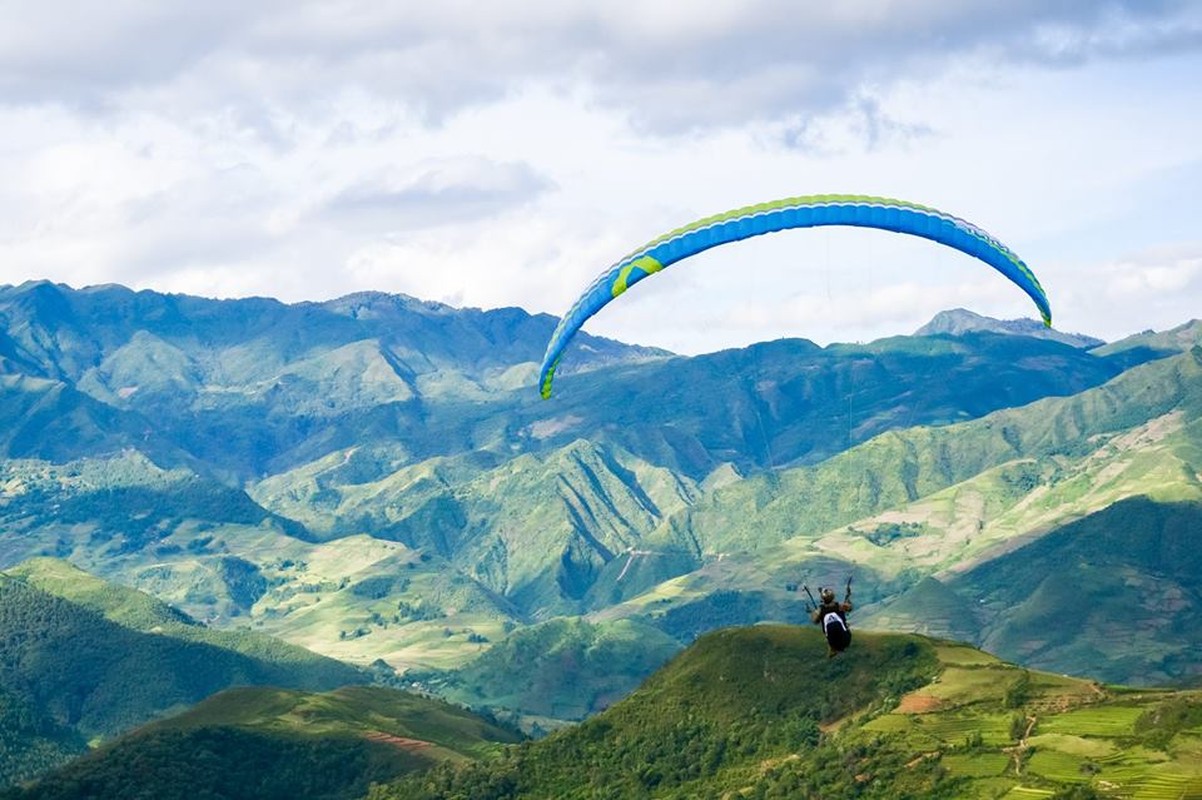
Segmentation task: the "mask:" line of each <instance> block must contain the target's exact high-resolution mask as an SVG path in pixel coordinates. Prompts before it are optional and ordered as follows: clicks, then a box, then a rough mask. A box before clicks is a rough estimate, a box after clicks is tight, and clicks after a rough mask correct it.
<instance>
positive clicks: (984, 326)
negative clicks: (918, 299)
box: [914, 308, 1106, 348]
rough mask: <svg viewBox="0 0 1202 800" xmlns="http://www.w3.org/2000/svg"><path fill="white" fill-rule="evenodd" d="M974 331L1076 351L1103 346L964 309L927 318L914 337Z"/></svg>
mask: <svg viewBox="0 0 1202 800" xmlns="http://www.w3.org/2000/svg"><path fill="white" fill-rule="evenodd" d="M977 331H986V332H989V333H1003V334H1008V335H1011V336H1031V337H1034V338H1036V339H1051V340H1053V341H1057V342H1061V343H1063V344H1067V345H1070V346H1072V347H1080V348H1090V347H1098V346H1099V345H1103V344H1105V343H1106V342H1104V341H1103V340H1101V339H1097V338H1095V337H1093V336H1086V335H1084V334H1081V333H1064V332H1062V331H1058V330H1055V329H1054V328H1048V327H1046V326H1045V325H1044V324H1043V323H1042V322H1039V321H1038V320H1034V319H1025V318H1024V319H1007V320H1002V319H994V318H993V317H986V316H982V315H981V314H977V313H976V312H973V311H969V310H968V309H966V308H953V309H951V310H949V311H940V312H939V313H938V314H936V315H935V316H934V317H932V318H931V321H930V322H928V323H927V324H926V325H923V326H922V327H921V328H919V329H918V330H916V331H915V332H914V335H915V336H935V335H938V334H945V335H949V336H962V335H964V334H966V333H973V332H977Z"/></svg>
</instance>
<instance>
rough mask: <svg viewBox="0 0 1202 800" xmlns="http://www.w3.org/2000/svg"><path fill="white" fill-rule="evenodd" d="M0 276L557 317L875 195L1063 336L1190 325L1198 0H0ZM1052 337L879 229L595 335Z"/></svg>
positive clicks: (1200, 107)
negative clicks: (814, 202) (766, 225)
mask: <svg viewBox="0 0 1202 800" xmlns="http://www.w3.org/2000/svg"><path fill="white" fill-rule="evenodd" d="M0 132H2V133H0V178H2V179H0V284H20V283H22V282H24V281H26V280H40V279H49V280H53V281H56V282H61V283H66V284H68V285H71V286H74V287H77V288H79V287H83V286H88V285H94V284H106V283H119V284H123V285H126V286H130V287H133V288H136V289H151V290H155V291H160V292H176V293H186V294H193V295H200V296H205V297H222V298H228V297H245V296H252V295H253V296H269V297H275V298H279V299H280V300H283V301H285V302H300V301H320V300H326V299H330V298H334V297H339V296H342V295H346V294H349V293H352V292H359V291H380V292H389V293H403V294H407V295H412V296H414V297H418V298H421V299H423V300H435V301H440V302H444V303H448V304H451V305H454V306H460V307H479V308H497V307H504V306H519V307H521V308H524V309H527V310H528V311H530V312H535V313H537V312H545V313H549V314H553V315H556V316H559V315H560V314H562V313H563V312H564V311H566V310H567V308H568V307H569V306H570V305H571V303H572V301H573V300H574V299H575V298H576V296H577V295H578V294H579V293H580V292H581V291H582V290H583V289H584V288H585V287H586V286H587V284H588V283H590V282H591V281H592V279H593V278H594V277H595V276H596V275H597V274H599V273H600V272H602V271H603V270H604V269H605V268H606V267H608V266H609V265H610V264H611V263H613V262H614V261H616V260H618V259H619V258H620V257H622V256H624V255H625V254H626V253H627V252H629V251H631V250H633V249H635V248H636V247H638V246H639V245H641V244H643V243H644V242H646V241H648V240H650V239H653V238H655V237H656V236H658V235H659V234H661V233H663V232H665V231H668V230H671V229H674V228H676V227H679V226H681V225H684V224H686V223H688V222H690V221H692V220H694V219H696V218H699V217H703V216H707V215H710V214H715V213H720V212H723V211H726V210H729V209H733V208H736V207H740V206H744V205H749V204H753V203H759V202H764V201H769V200H775V199H779V198H784V197H791V196H797V195H807V194H821V193H855V194H870V195H883V196H889V197H898V198H903V199H906V200H910V201H915V202H919V203H923V204H925V205H929V206H933V207H935V208H938V209H940V210H942V211H945V212H948V213H951V214H954V215H956V216H958V217H962V218H964V219H967V220H969V221H971V222H973V223H974V224H976V225H977V226H979V227H981V228H983V229H985V230H986V231H988V232H989V233H990V234H992V235H993V236H994V237H995V238H997V239H999V240H1000V241H1002V242H1003V243H1005V244H1006V245H1007V246H1009V247H1010V248H1011V249H1012V250H1014V251H1015V252H1016V253H1018V254H1019V256H1021V257H1022V258H1023V259H1024V260H1025V261H1026V263H1027V264H1028V265H1030V267H1031V268H1032V270H1033V271H1034V272H1035V273H1036V275H1037V276H1038V277H1039V279H1040V281H1041V282H1042V284H1043V287H1044V288H1045V290H1046V291H1047V293H1048V295H1049V297H1050V299H1051V304H1052V310H1053V315H1054V320H1055V326H1056V327H1057V328H1058V329H1061V330H1065V331H1070V332H1080V333H1086V334H1090V335H1093V336H1097V337H1100V338H1103V339H1106V340H1114V339H1118V338H1121V337H1123V336H1126V335H1129V334H1132V333H1136V332H1139V331H1143V330H1146V329H1156V330H1163V329H1167V328H1171V327H1174V326H1176V325H1179V324H1182V323H1184V322H1187V321H1188V320H1190V319H1193V318H1195V317H1200V316H1202V202H1200V201H1199V195H1200V193H1202V192H1200V190H1202V0H1182V1H1175V0H1132V1H1131V2H1084V1H1077V0H998V1H997V2H994V1H993V0H976V1H975V2H952V1H951V0H943V1H942V2H936V1H934V0H892V1H891V0H839V1H838V2H829V0H827V1H824V2H811V0H743V1H741V2H729V1H728V0H706V2H705V3H685V2H680V0H639V2H629V1H628V0H606V2H604V3H597V2H591V3H582V2H574V1H573V0H549V1H547V2H544V1H543V0H525V1H524V2H508V1H507V0H495V1H494V2H487V3H486V2H462V1H461V0H443V1H442V2H438V3H430V2H420V3H419V2H410V1H409V0H405V1H403V2H381V0H371V1H370V2H368V1H366V0H365V1H362V2H360V1H359V0H339V1H335V2H308V1H307V0H289V2H277V1H276V0H260V1H259V2H255V3H245V2H241V0H235V1H231V2H227V1H226V0H209V2H206V3H175V4H168V3H163V2H161V0H109V2H106V3H103V4H101V3H80V2H78V0H70V1H68V2H64V0H38V2H33V0H0ZM957 307H963V308H968V309H971V310H973V311H975V312H977V313H980V314H986V315H989V316H994V317H999V318H1006V319H1010V318H1016V317H1036V316H1037V313H1036V311H1035V309H1034V307H1033V305H1032V304H1031V303H1030V301H1029V300H1028V299H1027V298H1026V296H1025V295H1023V293H1022V292H1021V291H1019V290H1018V289H1017V288H1015V287H1014V286H1013V285H1011V284H1009V283H1008V282H1007V281H1006V280H1005V279H1004V278H1003V277H1002V276H1001V275H1000V274H998V273H996V272H994V271H993V270H992V269H991V268H989V267H987V266H985V265H984V264H982V263H980V262H978V261H975V260H973V259H971V258H969V257H967V256H964V255H962V254H960V253H958V252H956V251H953V250H950V249H949V248H946V247H941V246H939V245H937V244H934V243H932V242H929V241H925V240H921V239H916V238H914V237H906V236H901V235H897V234H890V233H887V232H879V231H870V230H862V229H840V228H822V229H811V230H802V231H786V232H782V233H777V234H772V235H769V236H763V237H758V238H756V239H754V240H749V241H745V242H741V243H737V244H732V245H728V246H726V247H722V248H716V249H714V250H711V251H708V252H706V253H703V254H701V255H699V256H697V257H695V258H693V259H691V260H689V261H686V262H683V263H680V264H677V265H674V266H672V267H670V268H669V269H667V270H665V271H664V272H662V273H660V274H658V275H655V276H653V277H652V278H651V279H648V280H646V281H643V282H642V283H640V284H639V285H638V286H637V287H636V288H634V289H632V290H631V291H630V292H628V293H627V294H626V295H624V296H623V297H622V298H620V301H619V302H614V303H612V304H610V305H609V306H608V307H606V308H605V309H604V310H603V311H602V312H601V313H599V314H598V315H597V316H596V317H594V318H593V320H592V321H590V323H589V324H588V325H587V326H586V328H585V329H586V330H588V331H589V332H592V333H595V334H599V335H603V336H610V337H613V338H617V339H620V340H623V341H627V342H633V343H638V344H644V345H654V346H658V347H664V348H667V349H670V350H674V351H676V352H680V353H700V352H707V351H712V350H717V349H721V348H725V347H734V346H742V345H746V344H749V343H751V342H755V341H763V340H770V339H776V338H780V337H785V336H796V337H804V338H807V339H811V340H813V341H815V342H818V343H820V344H826V343H829V342H834V341H842V342H847V341H867V340H871V339H875V338H878V337H881V336H889V335H895V334H908V333H912V332H913V331H914V330H915V329H916V328H918V327H919V326H921V325H922V324H923V323H925V322H926V321H928V320H929V319H930V318H931V317H932V316H933V315H934V314H935V313H937V312H938V311H940V310H943V309H949V308H957Z"/></svg>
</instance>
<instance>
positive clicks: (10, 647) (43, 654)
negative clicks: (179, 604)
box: [0, 574, 367, 739]
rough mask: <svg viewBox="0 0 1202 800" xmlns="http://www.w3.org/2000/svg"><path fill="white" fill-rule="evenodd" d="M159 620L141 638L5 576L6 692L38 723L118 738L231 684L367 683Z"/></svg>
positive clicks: (243, 640)
mask: <svg viewBox="0 0 1202 800" xmlns="http://www.w3.org/2000/svg"><path fill="white" fill-rule="evenodd" d="M117 593H118V594H122V592H121V590H117ZM119 605H120V608H116V607H115V610H114V613H115V615H116V616H121V615H124V614H126V613H128V611H127V610H128V609H129V608H130V607H131V605H132V604H130V603H128V602H123V603H120V604H119ZM156 613H160V612H158V611H156ZM140 616H141V617H142V619H143V620H146V621H150V620H148V619H147V615H140ZM161 616H162V620H161V622H159V623H157V624H153V625H152V627H150V628H149V629H148V631H147V632H143V631H141V630H136V629H134V628H131V627H127V626H126V625H125V624H119V623H117V622H114V621H112V620H110V619H108V618H106V617H105V616H104V614H102V613H101V612H99V611H97V610H95V609H94V608H89V607H87V606H85V605H81V604H77V603H73V602H70V601H68V600H65V599H63V598H61V597H57V596H55V595H53V594H50V593H49V592H46V591H42V590H41V589H38V588H36V587H35V586H34V585H33V584H32V583H31V582H28V581H26V580H23V579H21V578H19V577H15V576H13V575H9V574H0V650H2V652H0V687H2V688H3V690H4V691H5V692H6V693H7V694H8V695H11V696H12V697H14V698H15V700H16V701H17V702H19V703H22V704H24V705H25V706H27V707H28V708H30V709H32V710H33V712H35V713H36V714H37V715H40V717H45V718H48V719H50V720H52V721H53V722H54V723H55V724H56V725H58V726H61V727H64V728H68V729H71V730H73V731H76V732H78V733H79V734H80V735H82V736H83V737H85V738H88V739H92V738H104V737H110V736H113V735H116V734H118V733H120V732H122V731H125V730H128V729H129V728H131V727H133V726H135V725H138V724H141V723H144V722H146V721H148V720H150V719H153V718H154V717H156V716H160V715H162V714H164V713H168V712H171V711H177V710H179V709H181V708H183V707H186V706H188V705H191V704H193V703H195V702H197V701H199V700H201V699H203V698H204V697H207V696H209V695H210V694H213V693H214V692H216V691H218V690H220V689H224V688H226V687H229V686H235V685H240V684H270V685H282V686H298V687H312V688H322V689H326V688H331V687H333V686H340V685H343V684H345V683H356V682H365V681H366V680H367V678H366V676H365V675H364V674H363V673H361V672H359V671H357V670H354V669H352V668H350V667H347V666H345V665H340V664H337V663H336V662H331V661H329V660H328V659H323V658H320V657H314V656H312V655H309V654H303V653H301V652H300V651H298V650H297V648H293V647H288V646H279V647H275V648H272V647H269V646H267V645H265V644H263V643H262V638H263V637H261V636H254V637H243V636H239V635H222V634H216V633H210V634H201V633H191V631H190V629H191V628H192V627H197V626H195V624H194V623H191V624H189V622H188V621H186V620H182V619H180V617H179V616H178V615H172V614H161ZM222 645H226V646H222ZM235 648H243V649H245V650H247V651H249V654H247V653H242V652H238V651H237V649H235Z"/></svg>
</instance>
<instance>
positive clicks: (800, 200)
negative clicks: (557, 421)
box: [539, 194, 1052, 398]
mask: <svg viewBox="0 0 1202 800" xmlns="http://www.w3.org/2000/svg"><path fill="white" fill-rule="evenodd" d="M823 225H851V226H859V227H863V228H877V229H880V230H886V231H895V232H897V233H906V234H910V235H913V236H921V237H923V238H924V239H930V240H932V241H935V242H939V243H940V244H944V245H947V246H948V247H953V248H955V249H956V250H959V251H961V252H963V253H967V254H968V255H970V256H973V257H975V258H978V259H980V260H981V261H984V262H985V263H986V264H988V265H989V266H991V267H993V268H994V269H996V270H997V271H998V272H1001V273H1002V274H1003V275H1005V276H1006V277H1007V278H1009V279H1010V280H1011V281H1013V282H1014V283H1015V284H1017V285H1018V287H1019V288H1021V289H1022V290H1023V291H1024V292H1026V293H1027V294H1028V295H1029V296H1030V297H1031V299H1032V300H1034V301H1035V305H1036V307H1037V308H1038V309H1039V313H1040V316H1041V317H1042V318H1043V322H1044V324H1045V325H1047V326H1049V327H1050V326H1051V324H1052V310H1051V307H1050V306H1049V304H1048V298H1047V295H1046V294H1044V291H1043V288H1042V287H1041V286H1040V285H1039V281H1038V280H1037V279H1036V277H1035V274H1034V273H1033V272H1031V270H1030V268H1029V267H1028V266H1027V265H1026V264H1024V263H1023V261H1022V259H1020V258H1019V257H1018V256H1017V255H1015V254H1014V253H1013V252H1012V251H1011V250H1010V249H1009V248H1007V247H1006V246H1005V245H1003V244H1002V243H1001V242H999V241H998V240H996V239H994V238H993V237H992V236H990V235H989V234H988V233H986V232H985V231H983V230H981V229H980V228H978V227H976V226H975V225H973V224H971V223H969V222H966V221H964V220H962V219H959V218H958V217H953V216H952V215H950V214H945V213H943V212H942V211H937V210H936V209H933V208H928V207H927V206H921V205H918V204H917V203H910V202H906V201H905V200H894V199H890V198H888V197H868V196H863V195H841V194H820V195H808V196H805V197H790V198H786V199H784V200H777V201H775V202H772V203H761V204H759V205H754V206H747V207H745V208H738V209H735V210H733V211H728V212H727V213H725V214H719V215H717V216H713V217H707V218H705V219H701V220H698V221H696V222H694V223H692V224H690V225H686V226H685V227H683V228H679V229H677V230H674V231H672V232H671V233H667V234H665V235H663V236H661V237H659V238H658V239H655V240H653V241H651V242H649V243H647V244H646V245H644V246H643V247H641V248H639V249H638V250H636V251H634V252H633V253H631V254H630V255H628V256H626V257H625V258H623V259H622V260H621V261H618V262H617V263H616V264H614V265H613V266H612V267H610V268H609V269H607V270H606V271H605V272H603V273H601V274H600V275H599V276H597V279H596V280H594V281H593V282H592V283H591V284H590V285H589V287H588V288H587V289H585V290H584V293H583V294H581V295H580V297H579V298H578V299H577V300H576V302H575V303H573V304H572V307H571V308H570V309H568V312H567V313H566V314H564V316H563V318H562V319H561V320H560V321H559V325H558V326H556V328H555V332H554V333H553V334H552V335H551V340H550V342H549V343H548V344H547V352H546V355H544V356H543V363H542V366H541V368H540V370H539V391H540V393H541V394H542V396H543V397H544V398H548V397H550V396H551V382H552V381H553V380H554V377H555V368H556V367H557V366H558V365H559V360H560V358H561V357H562V356H563V351H564V348H566V347H567V345H568V342H569V341H570V340H571V338H572V337H573V336H574V335H575V334H576V331H578V330H580V327H581V326H582V325H584V323H585V322H586V321H587V320H588V318H589V317H591V316H593V314H596V313H597V312H598V311H600V310H601V308H602V307H604V306H605V305H606V304H607V303H609V302H610V301H611V300H613V299H614V298H616V297H618V296H619V295H621V294H622V293H623V292H625V291H626V290H627V289H629V288H630V287H631V286H634V285H635V284H636V283H638V282H639V281H641V280H642V279H643V278H646V277H647V276H648V275H653V274H655V273H656V272H659V271H660V270H662V269H663V268H664V267H667V266H670V265H671V264H675V263H676V262H677V261H681V260H683V259H686V258H688V257H689V256H692V255H696V254H697V253H700V252H702V251H703V250H708V249H710V248H711V247H717V246H719V245H723V244H727V243H729V242H737V241H739V240H741V239H747V238H750V237H752V236H759V235H761V234H765V233H773V232H775V231H782V230H786V229H789V228H814V227H819V226H823Z"/></svg>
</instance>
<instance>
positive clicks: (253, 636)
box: [5, 558, 367, 690]
mask: <svg viewBox="0 0 1202 800" xmlns="http://www.w3.org/2000/svg"><path fill="white" fill-rule="evenodd" d="M5 574H7V575H11V576H14V577H17V578H20V579H21V580H22V581H23V582H24V583H25V584H27V585H28V586H31V587H34V588H36V589H39V590H41V591H43V592H46V593H48V594H51V595H54V596H56V597H60V598H62V599H64V600H68V601H70V602H71V603H73V604H75V605H78V606H81V607H83V608H87V609H90V610H93V611H97V612H99V613H100V614H102V615H103V616H104V617H105V619H107V620H109V621H111V622H114V623H116V624H118V625H121V626H122V627H124V628H129V629H130V630H134V631H141V632H143V633H153V634H156V635H158V636H167V637H170V638H172V639H176V640H179V641H180V642H192V643H198V644H205V645H211V646H213V647H217V648H220V649H221V650H225V651H230V652H232V653H239V654H241V655H244V656H247V657H250V658H253V659H255V661H256V662H258V664H260V665H261V667H262V668H264V669H265V670H268V671H267V672H266V674H265V675H264V678H265V680H263V681H262V682H265V683H277V684H280V685H285V686H292V687H296V688H299V689H309V690H321V689H329V688H332V687H338V686H344V685H347V684H354V683H364V682H366V680H367V676H366V675H364V673H363V672H362V671H360V670H358V669H356V668H354V667H352V666H350V665H348V664H344V663H342V662H340V661H335V660H334V659H331V658H327V657H325V656H321V655H318V654H317V653H314V652H312V651H310V650H306V649H304V648H303V647H298V646H296V645H293V644H289V643H287V642H284V641H281V640H280V639H277V638H275V637H273V636H268V635H266V634H264V633H261V632H258V631H252V630H247V629H240V630H216V629H213V628H210V627H209V626H207V625H202V624H200V623H198V622H196V621H195V620H194V619H192V618H191V617H189V616H187V615H186V614H184V613H182V612H181V611H179V610H178V609H177V608H175V607H173V606H170V605H167V604H166V603H164V602H162V601H161V600H158V599H156V598H154V597H152V596H151V595H148V594H146V593H145V592H140V591H136V590H134V589H129V588H126V587H124V586H120V585H117V584H114V583H111V582H109V581H105V580H101V579H100V578H97V577H95V576H93V575H89V574H88V573H86V572H84V571H83V570H80V569H78V568H77V567H74V566H72V565H71V564H69V563H67V562H65V561H61V560H58V559H49V558H41V559H33V560H31V561H26V562H24V563H22V564H19V565H17V566H16V567H13V568H11V569H9V570H7V571H6V573H5ZM272 672H274V675H273V674H272ZM255 682H260V681H255Z"/></svg>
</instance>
